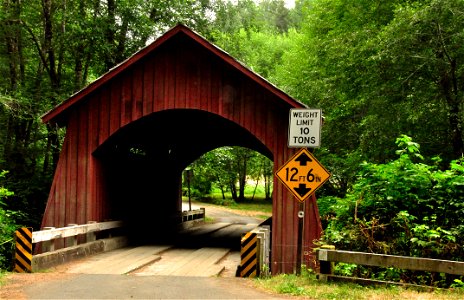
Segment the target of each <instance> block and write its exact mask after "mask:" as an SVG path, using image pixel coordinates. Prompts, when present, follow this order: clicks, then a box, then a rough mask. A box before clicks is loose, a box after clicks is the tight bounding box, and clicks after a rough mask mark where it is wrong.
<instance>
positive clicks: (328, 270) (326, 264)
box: [317, 245, 335, 281]
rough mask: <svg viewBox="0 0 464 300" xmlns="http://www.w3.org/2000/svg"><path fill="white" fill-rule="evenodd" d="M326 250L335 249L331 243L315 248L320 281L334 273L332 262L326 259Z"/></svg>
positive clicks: (325, 279)
mask: <svg viewBox="0 0 464 300" xmlns="http://www.w3.org/2000/svg"><path fill="white" fill-rule="evenodd" d="M327 250H335V246H333V245H322V246H321V247H320V248H319V249H318V250H317V258H318V260H319V274H318V279H319V280H322V281H327V279H328V276H329V275H333V273H334V263H333V262H331V261H328V258H327Z"/></svg>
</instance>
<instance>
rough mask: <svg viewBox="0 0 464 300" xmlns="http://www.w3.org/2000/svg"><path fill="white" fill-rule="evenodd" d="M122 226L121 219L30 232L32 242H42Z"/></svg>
mask: <svg viewBox="0 0 464 300" xmlns="http://www.w3.org/2000/svg"><path fill="white" fill-rule="evenodd" d="M119 227H123V222H122V221H110V222H102V223H92V224H84V225H76V226H70V227H64V228H53V229H49V230H41V231H34V232H33V233H32V243H38V242H44V241H49V240H53V239H58V238H65V237H70V236H75V235H78V234H86V233H89V232H94V231H103V230H107V229H112V228H119Z"/></svg>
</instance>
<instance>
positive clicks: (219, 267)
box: [0, 206, 288, 299]
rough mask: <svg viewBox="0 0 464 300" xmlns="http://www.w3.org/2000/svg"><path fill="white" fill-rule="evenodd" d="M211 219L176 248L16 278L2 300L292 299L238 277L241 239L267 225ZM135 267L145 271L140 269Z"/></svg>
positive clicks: (151, 248) (146, 249) (231, 217)
mask: <svg viewBox="0 0 464 300" xmlns="http://www.w3.org/2000/svg"><path fill="white" fill-rule="evenodd" d="M187 208H188V206H187ZM195 208H196V206H193V207H192V209H195ZM206 213H207V216H208V217H210V218H213V219H214V223H210V224H206V225H204V226H198V227H194V228H191V229H190V230H186V231H184V232H182V233H180V234H179V235H178V236H176V238H175V239H173V240H172V241H171V242H172V243H171V244H170V245H143V246H141V247H133V248H130V249H126V250H124V251H125V252H124V251H123V250H119V252H118V251H116V252H113V253H105V254H102V255H100V256H96V257H91V258H88V259H85V260H81V261H78V262H75V263H70V264H67V265H64V266H60V267H58V268H56V269H55V270H52V271H53V272H51V273H34V274H12V275H11V276H10V281H9V284H8V285H6V286H4V287H2V292H0V298H1V299H3V298H5V299H8V298H15V299H16V298H21V299H282V298H286V297H280V296H275V295H271V294H269V293H267V292H264V291H260V290H257V289H255V288H254V287H253V286H252V284H251V283H250V280H248V279H243V278H236V277H235V270H236V267H237V265H238V264H239V260H240V254H239V244H240V237H241V234H242V233H243V232H246V231H249V230H251V229H252V228H254V227H256V226H257V225H258V224H259V223H260V222H261V221H262V220H258V219H255V218H253V217H250V216H243V215H238V214H233V213H230V212H228V211H225V210H223V209H217V208H214V207H210V206H208V207H207V208H206ZM129 252H130V256H129V255H128V253H129ZM129 257H131V258H129ZM134 261H137V264H140V265H137V264H135V265H134V264H133V262H134ZM141 266H143V267H141ZM286 299H288V298H286Z"/></svg>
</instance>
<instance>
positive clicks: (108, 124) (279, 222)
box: [42, 31, 321, 273]
mask: <svg viewBox="0 0 464 300" xmlns="http://www.w3.org/2000/svg"><path fill="white" fill-rule="evenodd" d="M192 37H193V38H192ZM107 77H110V78H109V79H108V78H107ZM107 77H103V78H102V79H100V80H101V81H102V82H103V83H101V84H98V85H92V90H91V91H90V92H89V91H84V92H82V93H81V95H83V96H82V98H81V99H79V101H74V100H73V101H74V102H73V103H72V106H71V104H69V105H67V104H64V105H63V106H60V107H59V109H62V111H61V113H62V114H63V115H64V117H62V116H60V112H51V114H50V117H49V119H48V120H50V119H52V118H57V119H59V118H61V120H65V121H66V122H65V124H66V126H67V133H66V138H65V141H64V144H63V148H62V152H61V155H60V160H59V163H58V166H57V170H56V173H55V177H54V181H53V185H52V188H51V191H50V195H49V199H48V203H47V207H46V211H45V214H44V217H43V222H42V226H54V227H62V226H66V225H67V224H70V223H78V224H84V223H86V222H88V221H104V220H107V219H111V218H113V217H114V207H112V202H111V199H109V198H111V197H110V195H109V194H110V189H112V188H115V187H114V186H111V185H110V184H108V182H107V181H106V180H105V178H106V176H107V175H108V173H110V172H111V170H109V169H108V167H107V166H105V164H104V162H103V161H102V159H101V158H98V157H96V156H95V155H93V154H94V152H95V151H96V150H97V149H98V148H99V147H100V146H102V145H103V144H104V143H105V142H106V141H107V140H108V139H109V138H110V137H111V136H113V135H114V134H115V133H117V132H118V131H120V130H121V129H123V128H126V127H128V126H130V124H131V123H133V122H134V121H137V120H140V119H141V118H143V119H150V118H153V117H154V116H156V115H157V114H158V113H160V112H163V111H171V110H173V111H175V110H177V109H190V110H192V112H193V111H203V112H208V113H211V114H214V115H217V116H220V117H221V118H224V119H225V120H227V121H230V122H233V123H234V124H238V125H239V126H240V127H242V128H244V129H245V130H246V131H247V132H248V133H249V134H250V135H252V136H254V137H255V138H256V139H257V140H258V141H259V142H261V143H262V144H263V145H265V146H266V147H267V149H268V150H269V153H272V156H273V159H274V168H275V169H277V168H278V167H279V166H281V165H282V164H284V163H285V162H286V161H287V160H288V159H289V158H290V157H291V156H292V155H293V154H294V153H295V151H294V149H289V148H288V147H287V126H288V111H289V108H291V107H295V106H299V104H298V103H297V102H294V103H289V101H288V99H286V100H285V101H284V100H282V98H281V97H279V95H280V94H279V93H277V92H275V91H274V90H273V89H275V88H274V87H268V86H263V83H262V82H256V81H255V80H253V79H254V78H251V77H250V76H249V74H244V72H241V71H240V70H239V69H237V67H236V66H234V65H231V64H230V63H229V62H228V61H225V60H224V59H223V58H221V57H218V56H217V54H216V53H213V52H211V49H210V48H208V47H205V45H204V44H202V43H199V42H198V39H197V36H196V35H194V34H193V33H192V34H185V32H184V31H180V32H179V33H178V34H175V35H172V36H170V38H169V39H167V40H165V41H163V43H161V44H159V45H157V47H156V48H154V49H152V50H151V51H150V52H147V53H145V54H144V56H143V57H141V58H138V59H137V60H136V61H134V62H133V63H131V64H128V65H127V66H125V67H124V70H123V71H121V72H119V73H117V74H116V75H114V74H112V73H111V72H110V73H109V74H108V75H107ZM110 79H111V80H110ZM282 94H283V93H282ZM287 97H288V96H287ZM300 107H301V106H300ZM71 108H72V109H71ZM46 118H47V117H46ZM159 130H163V129H162V128H160V129H159ZM240 138H241V137H235V139H236V140H239V139H240ZM212 139H213V137H212ZM159 143H160V144H162V143H164V141H162V140H160V141H159ZM212 145H213V144H212ZM273 197H274V199H273V231H272V237H273V240H272V241H273V243H272V271H273V273H282V272H283V273H291V272H293V270H294V267H295V261H296V246H297V245H296V243H297V238H298V237H297V228H298V218H297V213H298V210H299V203H298V201H297V200H296V199H295V198H294V197H293V196H292V195H291V193H290V192H289V191H287V189H286V188H285V187H284V186H282V184H281V183H280V182H279V180H276V179H275V180H274V192H273ZM128 205H130V204H128ZM305 212H306V214H305V230H304V248H303V250H304V251H309V250H310V248H311V247H312V240H313V239H315V238H318V237H319V236H320V233H321V228H320V220H319V215H318V211H317V205H316V202H315V198H314V197H313V198H311V199H310V200H308V201H307V202H306V203H305ZM304 259H305V261H304V263H306V264H307V265H310V264H311V263H310V259H311V257H309V255H305V256H304Z"/></svg>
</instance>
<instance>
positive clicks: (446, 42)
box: [374, 0, 464, 161]
mask: <svg viewBox="0 0 464 300" xmlns="http://www.w3.org/2000/svg"><path fill="white" fill-rule="evenodd" d="M462 24H464V3H463V2H462V1H459V0H446V1H444V0H433V1H426V2H417V3H413V4H406V5H403V6H401V7H399V8H398V9H397V10H396V11H395V18H394V20H393V21H392V22H391V23H390V24H388V25H387V26H385V28H384V29H383V31H382V32H381V34H380V35H379V39H378V43H379V45H380V50H379V52H378V54H377V55H376V56H374V59H375V61H376V66H378V67H379V70H381V72H380V73H379V77H377V79H378V81H377V82H375V84H376V85H377V86H378V88H377V90H378V91H380V92H381V93H382V95H383V97H385V96H386V97H388V98H389V99H390V101H392V102H393V103H395V104H397V105H399V106H402V107H404V106H406V105H407V106H409V107H410V108H411V110H414V119H413V121H412V122H411V123H412V124H411V125H413V126H414V127H413V128H414V129H415V130H417V132H418V134H417V138H418V139H420V140H421V141H422V143H425V144H430V145H431V147H432V148H434V152H435V153H440V152H442V153H444V154H445V158H446V160H447V161H449V160H450V159H456V158H459V157H461V156H462V155H463V153H464V142H463V138H464V136H463V132H462V126H463V125H464V122H463V118H464V112H463V108H464V65H463V61H464V49H463V48H462V44H463V43H464V32H463V28H462ZM379 97H380V96H379Z"/></svg>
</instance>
